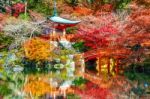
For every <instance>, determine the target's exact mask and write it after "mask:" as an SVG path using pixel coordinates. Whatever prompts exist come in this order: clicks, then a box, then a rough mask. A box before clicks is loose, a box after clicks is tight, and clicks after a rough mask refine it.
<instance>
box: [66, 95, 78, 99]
mask: <svg viewBox="0 0 150 99" xmlns="http://www.w3.org/2000/svg"><path fill="white" fill-rule="evenodd" d="M67 99H81V98H80V97H79V96H77V95H76V94H68V95H67Z"/></svg>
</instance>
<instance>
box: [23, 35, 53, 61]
mask: <svg viewBox="0 0 150 99" xmlns="http://www.w3.org/2000/svg"><path fill="white" fill-rule="evenodd" d="M23 47H24V50H25V56H26V57H27V58H29V59H30V60H37V61H39V60H51V58H50V56H51V54H52V50H53V49H54V46H53V45H50V44H49V42H48V41H45V40H42V39H40V38H37V37H36V38H32V39H31V40H28V41H26V42H25V43H24V45H23Z"/></svg>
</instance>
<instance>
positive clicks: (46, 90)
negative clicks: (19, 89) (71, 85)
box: [24, 80, 54, 96]
mask: <svg viewBox="0 0 150 99" xmlns="http://www.w3.org/2000/svg"><path fill="white" fill-rule="evenodd" d="M24 91H25V92H26V93H28V94H30V93H31V94H32V95H33V96H42V95H45V94H50V93H51V92H53V91H54V88H53V87H52V86H50V84H48V83H46V82H44V81H43V80H33V81H29V83H27V84H26V85H25V86H24Z"/></svg>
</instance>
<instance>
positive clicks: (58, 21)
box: [48, 16, 80, 24]
mask: <svg viewBox="0 0 150 99" xmlns="http://www.w3.org/2000/svg"><path fill="white" fill-rule="evenodd" d="M48 19H49V20H51V21H52V22H56V23H60V24H77V23H79V22H80V21H72V20H67V19H64V18H61V17H59V16H52V17H48Z"/></svg>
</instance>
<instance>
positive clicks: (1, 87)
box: [0, 81, 12, 96]
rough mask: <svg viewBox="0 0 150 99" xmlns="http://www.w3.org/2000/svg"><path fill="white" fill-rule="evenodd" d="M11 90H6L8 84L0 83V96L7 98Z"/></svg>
mask: <svg viewBox="0 0 150 99" xmlns="http://www.w3.org/2000/svg"><path fill="white" fill-rule="evenodd" d="M11 92H12V90H11V89H9V88H8V83H6V82H5V83H4V82H2V81H1V82H0V96H7V95H9V94H11Z"/></svg>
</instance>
